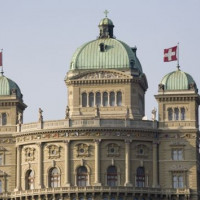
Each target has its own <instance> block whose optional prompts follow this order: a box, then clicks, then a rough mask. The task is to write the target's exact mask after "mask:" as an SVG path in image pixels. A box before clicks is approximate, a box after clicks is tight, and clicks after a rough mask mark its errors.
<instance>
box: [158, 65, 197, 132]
mask: <svg viewBox="0 0 200 200" xmlns="http://www.w3.org/2000/svg"><path fill="white" fill-rule="evenodd" d="M155 97H156V100H157V101H158V104H159V126H160V128H167V129H173V128H183V129H184V128H189V127H190V128H198V126H199V124H198V107H199V103H200V102H199V100H200V99H199V95H198V89H197V87H196V83H195V81H194V80H193V78H192V77H191V76H190V75H189V74H187V73H185V72H183V71H181V70H180V69H179V68H178V69H177V70H176V71H173V72H171V73H169V74H167V75H165V76H164V77H163V79H162V80H161V83H160V84H159V90H158V95H156V96H155Z"/></svg>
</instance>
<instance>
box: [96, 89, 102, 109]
mask: <svg viewBox="0 0 200 200" xmlns="http://www.w3.org/2000/svg"><path fill="white" fill-rule="evenodd" d="M96 105H97V106H101V93H100V92H97V93H96Z"/></svg>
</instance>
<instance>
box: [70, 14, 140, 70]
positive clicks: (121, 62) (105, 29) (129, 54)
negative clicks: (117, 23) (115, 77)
mask: <svg viewBox="0 0 200 200" xmlns="http://www.w3.org/2000/svg"><path fill="white" fill-rule="evenodd" d="M113 27H114V25H113V23H112V21H111V20H110V19H108V18H104V19H102V20H101V21H100V23H99V29H100V34H99V38H98V39H97V40H93V41H90V42H87V43H85V44H84V45H82V46H81V47H79V48H78V49H77V50H76V51H75V53H74V55H73V57H72V60H71V64H70V69H71V70H76V69H136V70H138V71H139V73H141V74H142V73H143V71H142V66H141V64H140V62H139V60H138V58H137V56H136V50H137V49H136V48H131V47H129V46H128V45H127V44H126V43H124V42H122V41H120V40H117V39H115V38H114V36H113Z"/></svg>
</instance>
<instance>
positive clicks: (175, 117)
mask: <svg viewBox="0 0 200 200" xmlns="http://www.w3.org/2000/svg"><path fill="white" fill-rule="evenodd" d="M174 120H179V109H178V108H175V109H174Z"/></svg>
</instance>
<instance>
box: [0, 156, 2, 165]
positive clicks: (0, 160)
mask: <svg viewBox="0 0 200 200" xmlns="http://www.w3.org/2000/svg"><path fill="white" fill-rule="evenodd" d="M1 165H3V155H2V154H0V166H1Z"/></svg>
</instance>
